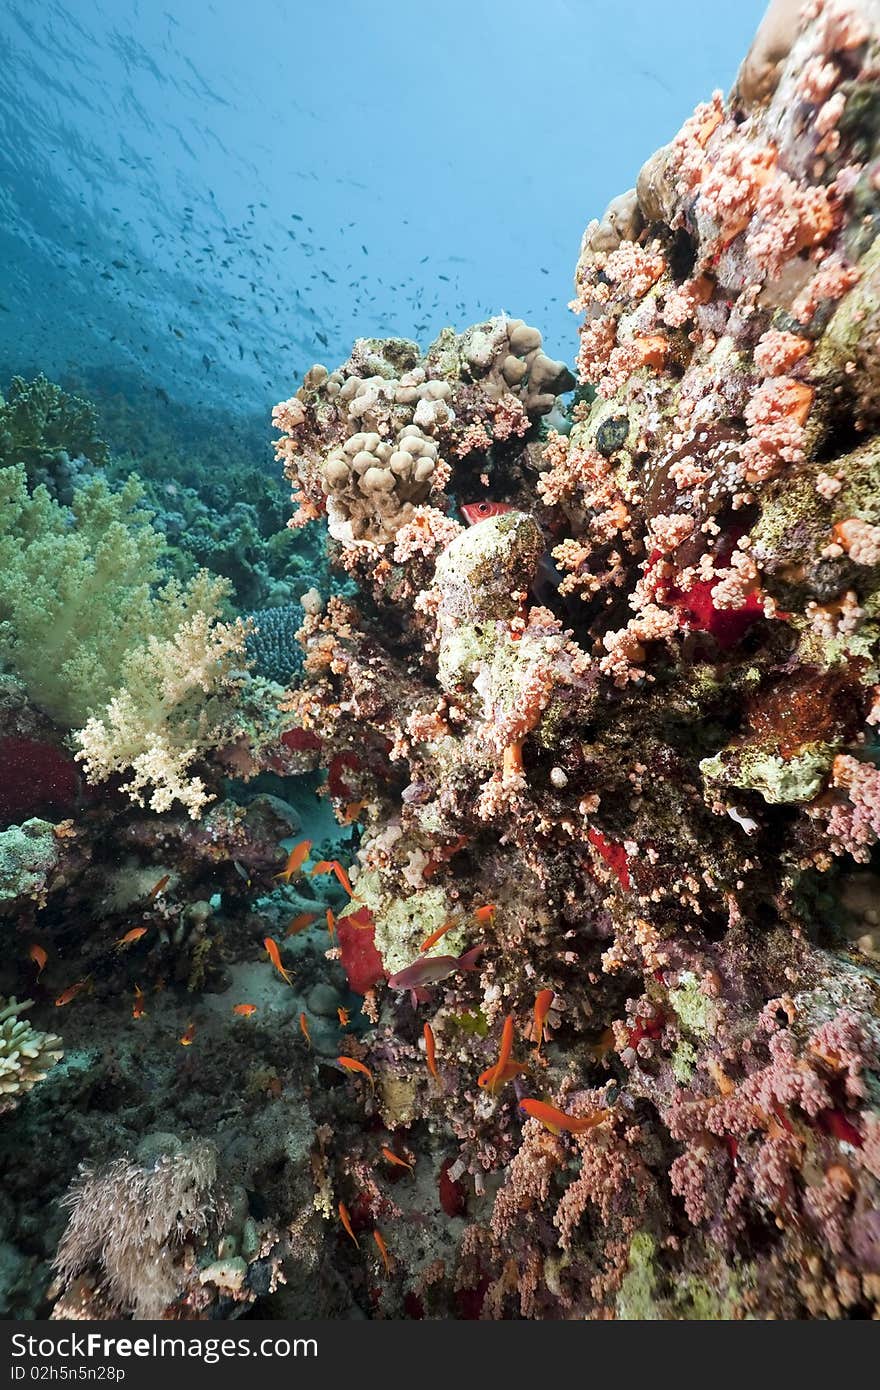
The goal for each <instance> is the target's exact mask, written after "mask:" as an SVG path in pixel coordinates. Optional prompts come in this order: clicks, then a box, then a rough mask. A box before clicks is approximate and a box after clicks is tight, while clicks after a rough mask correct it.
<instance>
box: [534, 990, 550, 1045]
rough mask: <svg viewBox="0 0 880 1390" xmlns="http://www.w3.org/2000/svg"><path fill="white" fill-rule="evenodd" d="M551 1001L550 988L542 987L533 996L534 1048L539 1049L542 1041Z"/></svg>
mask: <svg viewBox="0 0 880 1390" xmlns="http://www.w3.org/2000/svg"><path fill="white" fill-rule="evenodd" d="M552 1003H553V991H552V989H542V990H539V991H538V994H537V995H536V997H535V1050H536V1051H537V1052H540V1051H541V1044H542V1042H543V1041H544V1024H545V1023H546V1021H547V1015H548V1013H549V1012H550V1005H551V1004H552Z"/></svg>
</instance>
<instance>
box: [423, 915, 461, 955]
mask: <svg viewBox="0 0 880 1390" xmlns="http://www.w3.org/2000/svg"><path fill="white" fill-rule="evenodd" d="M456 925H457V924H456V923H455V922H444V923H443V926H442V927H438V928H437V930H436V931H432V932H431V935H430V936H426V937H425V939H424V941H423V942H422V944H421V946H420V947H419V951H421V952H424V951H430V949H431V947H432V946H434V945H436V943H437V942H438V941H439V940H440V938H441V936H445V935H446V933H447V932H448V931H452V928H453V927H454V926H456Z"/></svg>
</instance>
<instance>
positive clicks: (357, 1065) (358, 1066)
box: [336, 1057, 376, 1091]
mask: <svg viewBox="0 0 880 1390" xmlns="http://www.w3.org/2000/svg"><path fill="white" fill-rule="evenodd" d="M336 1060H337V1062H338V1063H339V1065H340V1066H341V1067H345V1070H346V1071H359V1072H360V1073H361V1075H362V1076H365V1077H366V1078H367V1080H368V1081H369V1083H370V1086H371V1087H372V1089H373V1090H374V1091H375V1089H376V1085H375V1082H374V1081H373V1073H372V1072H371V1071H370V1068H369V1067H365V1066H364V1064H363V1062H359V1061H358V1059H357V1058H356V1057H337V1058H336Z"/></svg>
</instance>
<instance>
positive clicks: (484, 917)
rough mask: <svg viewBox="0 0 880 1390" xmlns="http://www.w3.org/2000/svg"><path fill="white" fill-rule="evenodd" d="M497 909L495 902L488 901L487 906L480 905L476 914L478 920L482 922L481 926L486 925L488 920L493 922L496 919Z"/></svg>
mask: <svg viewBox="0 0 880 1390" xmlns="http://www.w3.org/2000/svg"><path fill="white" fill-rule="evenodd" d="M495 910H496V909H495V904H494V903H486V906H485V907H478V908H477V909H476V910H475V912H474V916H475V917H476V919H477V921H478V922H479V923H480V925H481V926H485V925H486V924H487V923H488V922H491V921H492V920H493V919H494V917H495Z"/></svg>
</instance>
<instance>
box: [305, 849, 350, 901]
mask: <svg viewBox="0 0 880 1390" xmlns="http://www.w3.org/2000/svg"><path fill="white" fill-rule="evenodd" d="M315 874H335V875H336V877H337V879H338V880H339V882H340V884H341V885H342V887H343V888H344V889H345V891H346V893H347V894H348V896H349V897H350V898H354V897H356V896H357V895H356V893H355V891H354V889H353V888H352V886H351V883H350V881H349V877H348V874H347V873H346V872H345V870H344V869H343V867H342V865H341V864H340V862H339V860H338V859H319V860H318V862H317V864H316V865H315V867H314V868H313V869H312V875H311V876H312V877H313V878H314V876H315Z"/></svg>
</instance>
